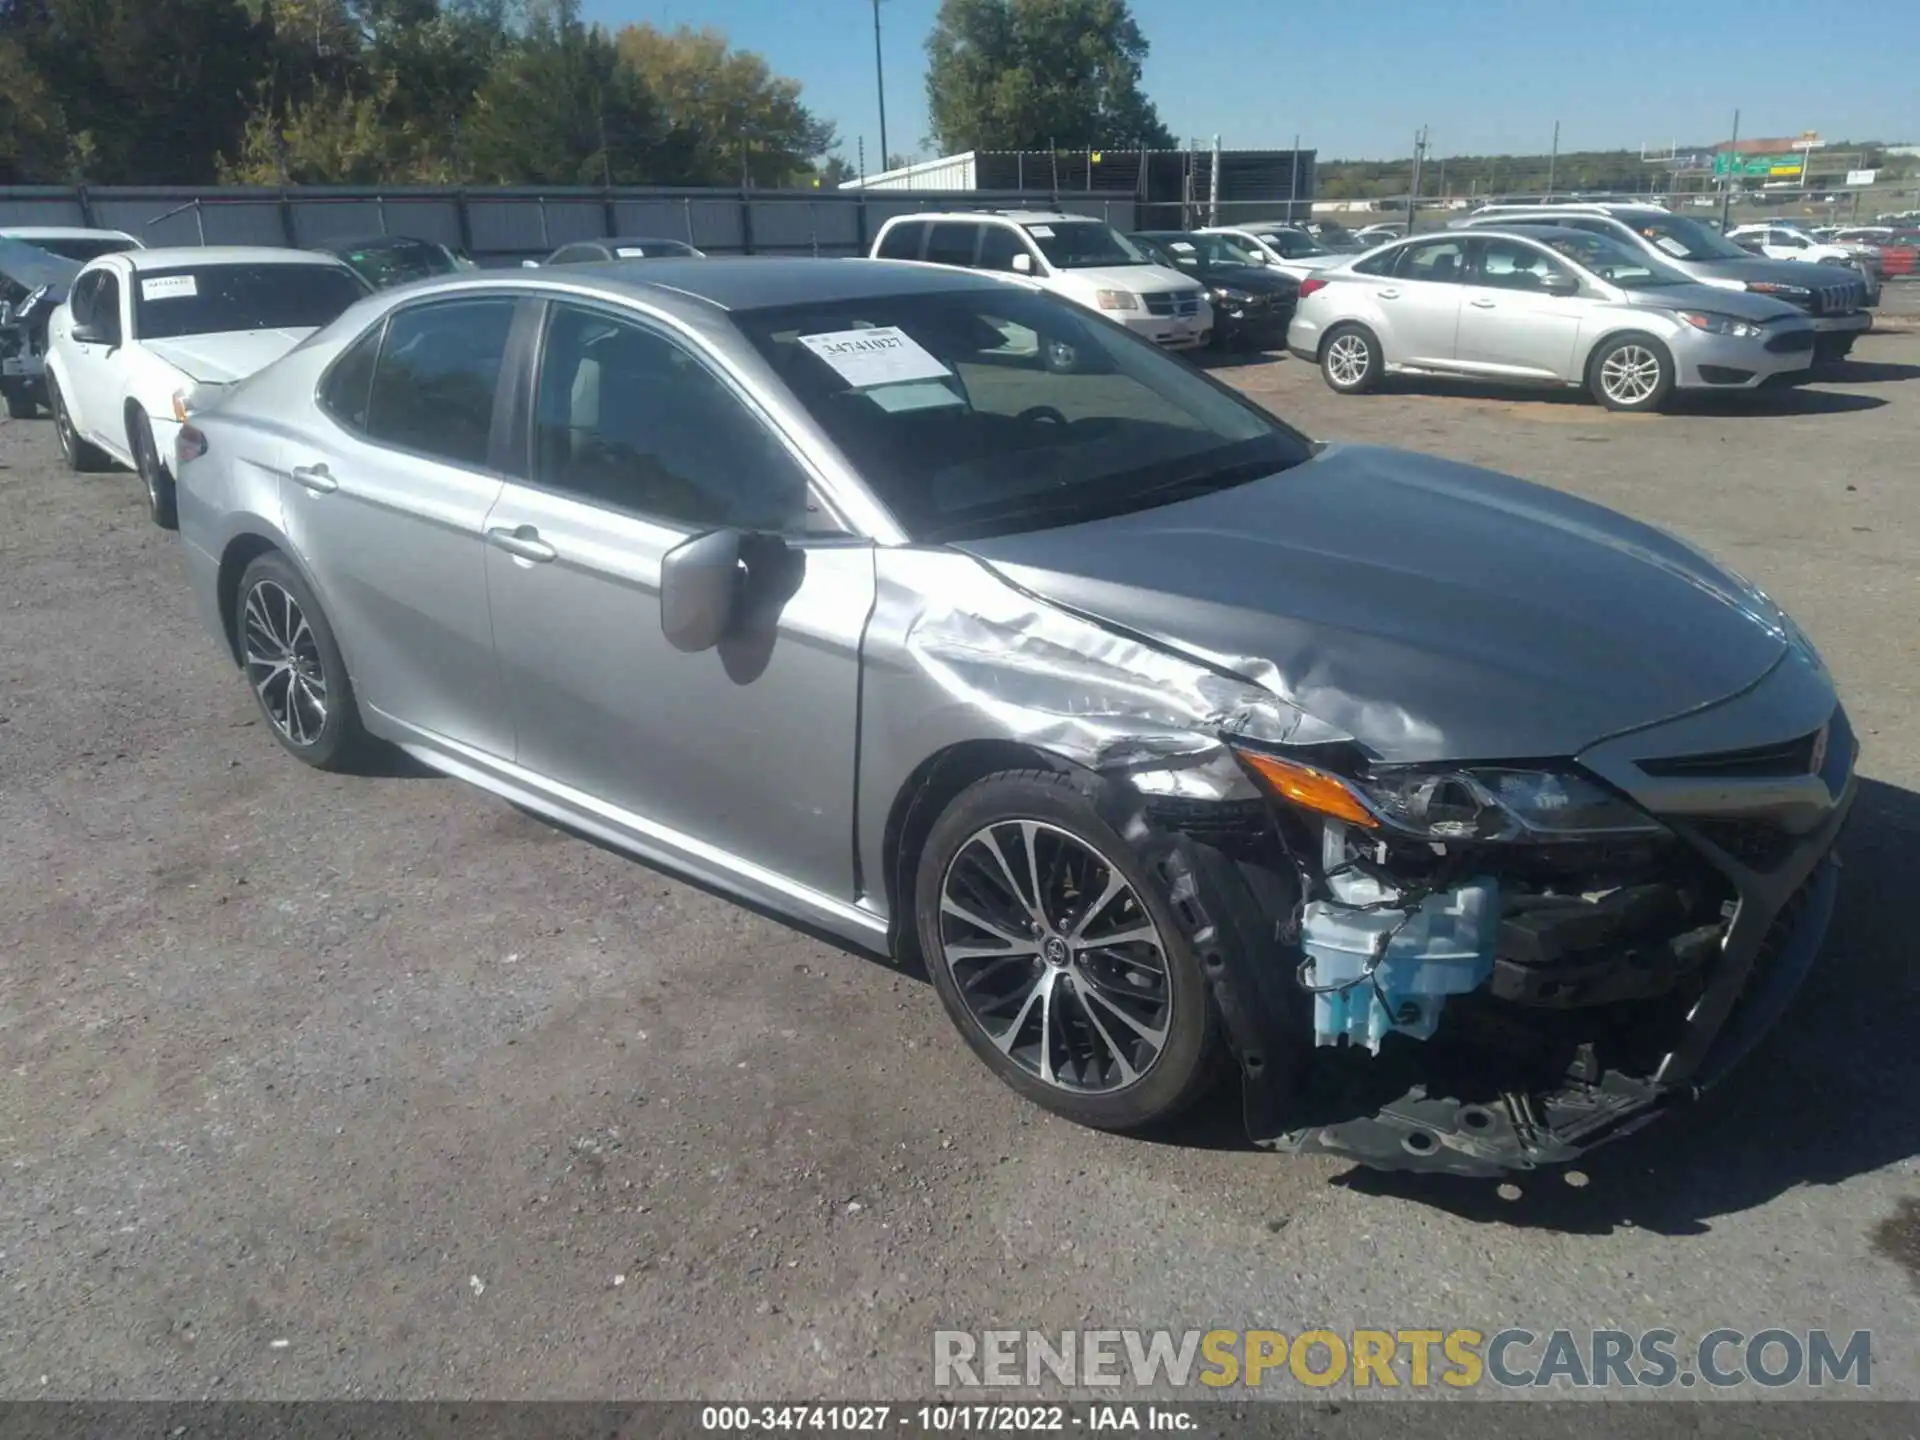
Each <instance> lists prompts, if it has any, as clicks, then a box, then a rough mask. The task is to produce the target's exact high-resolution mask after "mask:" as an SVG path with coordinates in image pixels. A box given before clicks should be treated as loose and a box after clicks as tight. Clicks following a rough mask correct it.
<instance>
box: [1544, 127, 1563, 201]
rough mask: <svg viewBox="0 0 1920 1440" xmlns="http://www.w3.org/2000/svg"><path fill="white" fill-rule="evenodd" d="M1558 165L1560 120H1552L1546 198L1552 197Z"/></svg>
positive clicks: (1550, 199)
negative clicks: (1551, 148) (1554, 175)
mask: <svg viewBox="0 0 1920 1440" xmlns="http://www.w3.org/2000/svg"><path fill="white" fill-rule="evenodd" d="M1559 166H1560V122H1559V121H1558V120H1556V121H1554V122H1553V150H1552V151H1551V153H1549V154H1548V156H1547V200H1548V201H1549V202H1551V201H1552V199H1553V174H1554V171H1555V170H1557V169H1558V168H1559Z"/></svg>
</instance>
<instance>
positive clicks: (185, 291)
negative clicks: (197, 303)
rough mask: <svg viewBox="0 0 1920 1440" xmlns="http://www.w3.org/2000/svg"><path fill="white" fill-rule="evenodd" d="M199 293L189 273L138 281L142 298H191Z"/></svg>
mask: <svg viewBox="0 0 1920 1440" xmlns="http://www.w3.org/2000/svg"><path fill="white" fill-rule="evenodd" d="M199 293H200V290H199V287H198V286H197V285H196V284H195V283H194V277H193V276H191V275H162V276H160V277H159V278H158V279H157V280H142V281H141V282H140V298H141V299H142V300H180V299H191V298H192V297H193V296H195V295H198V294H199Z"/></svg>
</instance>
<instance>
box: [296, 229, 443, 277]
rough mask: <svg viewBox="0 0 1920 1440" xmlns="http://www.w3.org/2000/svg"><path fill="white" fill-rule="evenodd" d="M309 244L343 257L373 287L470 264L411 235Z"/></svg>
mask: <svg viewBox="0 0 1920 1440" xmlns="http://www.w3.org/2000/svg"><path fill="white" fill-rule="evenodd" d="M313 248H314V249H316V250H318V251H320V252H321V253H322V254H325V255H332V256H334V257H335V258H336V259H339V260H344V261H345V262H346V263H347V265H348V266H349V267H351V268H352V269H353V271H354V272H355V273H356V274H357V275H359V277H360V278H361V279H362V280H364V281H366V282H367V283H368V284H369V285H371V286H372V287H373V288H374V289H376V290H389V289H391V288H393V287H394V286H395V285H405V284H406V283H407V282H408V281H411V280H427V279H431V278H432V277H433V276H435V275H451V274H453V273H454V272H455V271H457V270H467V269H471V268H472V266H471V264H470V263H469V262H468V261H465V260H463V259H461V258H460V256H458V255H456V254H455V253H454V252H453V251H451V250H449V249H448V248H447V247H446V246H444V245H441V244H439V243H437V242H436V241H433V240H419V239H415V238H414V237H413V236H411V235H351V236H347V237H345V238H343V239H337V240H324V241H322V242H321V243H320V244H318V245H316V246H314V247H313Z"/></svg>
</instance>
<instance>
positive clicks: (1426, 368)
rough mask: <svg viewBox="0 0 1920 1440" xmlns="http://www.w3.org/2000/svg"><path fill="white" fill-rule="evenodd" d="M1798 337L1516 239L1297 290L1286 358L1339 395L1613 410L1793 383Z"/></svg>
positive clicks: (1676, 282) (1538, 230)
mask: <svg viewBox="0 0 1920 1440" xmlns="http://www.w3.org/2000/svg"><path fill="white" fill-rule="evenodd" d="M1814 334H1815V332H1814V326H1813V323H1812V322H1811V321H1810V320H1809V319H1808V318H1807V317H1806V316H1805V315H1804V314H1803V313H1802V312H1801V311H1799V310H1796V309H1795V308H1794V307H1793V306H1791V305H1789V304H1786V303H1785V302H1783V301H1779V300H1773V299H1770V298H1768V297H1766V296H1763V295H1753V294H1747V293H1744V292H1741V291H1735V290H1726V289H1720V288H1716V287H1712V286H1707V285H1698V284H1695V283H1694V282H1692V281H1691V280H1689V279H1688V278H1687V277H1686V276H1685V275H1683V274H1681V273H1680V272H1679V271H1677V270H1674V269H1671V268H1669V267H1667V266H1665V265H1662V264H1661V263H1660V262H1659V261H1657V260H1653V259H1651V258H1649V257H1647V256H1644V255H1640V254H1636V253H1634V252H1632V251H1630V250H1628V249H1626V248H1625V247H1624V246H1622V245H1620V244H1618V243H1617V242H1615V241H1613V240H1611V239H1609V238H1607V237H1606V236H1604V235H1594V234H1590V233H1588V232H1586V231H1582V230H1571V229H1554V228H1552V227H1548V226H1530V227H1528V228H1526V229H1524V230H1522V229H1518V228H1516V229H1513V230H1507V231H1499V230H1490V229H1487V230H1472V231H1460V230H1454V231H1447V232H1444V233H1442V234H1438V235H1421V236H1416V237H1414V238H1412V239H1410V240H1402V241H1399V242H1397V243H1395V244H1392V245H1387V246H1383V247H1382V248H1380V249H1378V250H1374V251H1371V252H1369V253H1368V254H1366V255H1363V256H1360V257H1358V258H1356V259H1354V260H1350V261H1347V262H1346V263H1344V264H1341V265H1336V266H1334V267H1332V268H1331V269H1327V270H1321V271H1318V272H1316V273H1315V274H1314V275H1312V276H1311V277H1309V278H1308V279H1307V280H1305V281H1303V282H1302V284H1301V286H1300V300H1299V303H1298V305H1297V306H1296V308H1295V310H1294V318H1293V323H1292V325H1291V327H1290V328H1289V330H1288V332H1287V347H1288V349H1289V350H1291V351H1292V352H1293V353H1294V354H1295V355H1297V356H1299V357H1301V358H1302V359H1308V360H1312V361H1314V362H1315V363H1317V364H1318V365H1319V366H1320V368H1321V372H1322V373H1323V374H1324V375H1325V377H1326V381H1327V384H1328V385H1330V386H1332V387H1333V388H1334V389H1335V390H1338V391H1341V392H1343V393H1346V394H1357V393H1359V392H1361V391H1364V390H1368V389H1371V388H1372V387H1373V386H1374V385H1376V384H1378V383H1379V381H1380V379H1381V377H1382V376H1384V375H1392V374H1402V373H1405V374H1427V375H1455V376H1471V377H1476V378H1479V379H1484V380H1498V381H1507V382H1518V383H1523V384H1541V385H1573V386H1585V387H1586V388H1587V389H1589V390H1590V391H1591V392H1592V393H1593V396H1594V398H1595V399H1596V400H1598V401H1600V402H1601V403H1602V404H1603V405H1606V406H1607V407H1609V408H1610V409H1614V410H1657V409H1659V408H1660V407H1661V405H1663V404H1664V403H1665V402H1666V400H1667V399H1668V397H1669V396H1671V395H1672V394H1673V392H1674V391H1675V390H1752V389H1755V388H1757V387H1759V386H1762V385H1768V384H1774V383H1780V382H1783V381H1793V380H1797V379H1803V378H1805V377H1806V376H1807V375H1808V374H1809V373H1810V367H1811V366H1812V363H1813V353H1814Z"/></svg>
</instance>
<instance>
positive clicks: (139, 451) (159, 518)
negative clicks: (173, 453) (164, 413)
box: [127, 407, 180, 530]
mask: <svg viewBox="0 0 1920 1440" xmlns="http://www.w3.org/2000/svg"><path fill="white" fill-rule="evenodd" d="M127 448H128V449H129V450H131V451H133V468H134V469H135V470H137V471H138V472H139V473H140V483H141V484H143V485H145V486H146V487H147V514H148V515H150V516H152V517H153V523H154V524H156V525H158V526H159V527H160V528H161V529H162V530H178V529H179V528H180V514H179V508H178V505H177V502H176V497H175V491H174V484H173V476H172V474H171V473H169V471H168V470H167V467H166V464H165V462H163V461H162V460H161V459H160V447H159V446H158V445H156V444H155V443H154V439H153V421H151V420H149V419H148V418H147V412H146V411H144V410H141V409H139V408H137V407H136V408H135V409H134V411H133V413H132V414H131V415H129V416H128V417H127Z"/></svg>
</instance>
